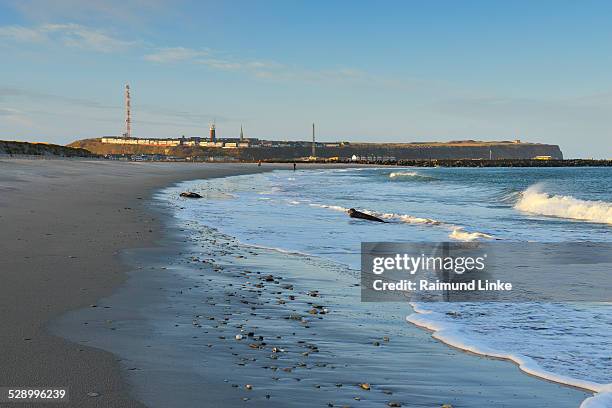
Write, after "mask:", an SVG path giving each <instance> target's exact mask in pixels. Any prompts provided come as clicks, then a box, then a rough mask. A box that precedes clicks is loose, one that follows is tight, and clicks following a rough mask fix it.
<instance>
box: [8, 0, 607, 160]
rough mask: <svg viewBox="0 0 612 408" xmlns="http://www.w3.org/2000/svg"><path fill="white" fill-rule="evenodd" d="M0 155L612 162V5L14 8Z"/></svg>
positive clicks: (100, 4) (137, 0)
mask: <svg viewBox="0 0 612 408" xmlns="http://www.w3.org/2000/svg"><path fill="white" fill-rule="evenodd" d="M0 55H1V56H2V57H1V58H0V139H17V140H36V141H49V142H55V143H62V144H63V143H68V142H70V141H72V140H75V139H79V138H86V137H97V136H101V135H113V134H120V133H121V132H122V131H123V86H124V84H125V83H126V82H129V83H130V85H131V87H132V96H133V99H132V105H133V119H134V125H133V133H134V135H135V136H148V137H166V136H172V137H174V136H180V135H183V134H184V135H186V136H193V135H202V134H205V133H206V131H207V130H206V129H207V126H208V122H209V121H210V120H211V119H215V120H216V123H217V128H218V135H219V136H221V137H233V136H237V135H238V133H239V129H240V125H241V124H243V125H244V129H245V134H246V136H247V137H248V136H251V137H260V138H273V139H286V140H297V139H308V137H309V134H310V124H311V123H312V122H313V121H314V122H316V123H317V125H318V129H319V133H318V136H319V138H320V139H321V140H353V141H366V140H367V141H403V142H411V141H431V140H441V141H443V140H458V139H480V140H508V139H515V138H520V139H523V140H528V141H534V142H543V143H555V144H559V145H560V146H561V148H562V150H563V151H564V152H565V155H566V157H596V158H604V157H605V158H612V142H611V140H612V115H611V113H612V2H609V1H601V2H596V1H582V2H576V1H561V0H555V1H544V0H541V1H513V2H506V1H419V2H417V1H377V2H374V1H369V2H366V1H340V0H337V1H257V2H253V1H236V0H234V1H231V2H221V1H217V2H210V1H193V2H186V1H165V0H149V1H145V0H121V1H118V0H108V1H95V2H83V1H78V0H56V1H41V0H21V1H17V0H16V1H10V0H0Z"/></svg>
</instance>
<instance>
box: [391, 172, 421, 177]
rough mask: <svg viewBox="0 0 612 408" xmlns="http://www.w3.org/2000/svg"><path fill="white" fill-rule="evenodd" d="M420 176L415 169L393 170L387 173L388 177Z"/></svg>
mask: <svg viewBox="0 0 612 408" xmlns="http://www.w3.org/2000/svg"><path fill="white" fill-rule="evenodd" d="M417 176H420V174H419V173H417V172H416V171H394V172H393V173H391V174H389V177H391V178H395V177H417Z"/></svg>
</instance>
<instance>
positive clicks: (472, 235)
mask: <svg viewBox="0 0 612 408" xmlns="http://www.w3.org/2000/svg"><path fill="white" fill-rule="evenodd" d="M309 205H310V206H311V207H317V208H327V209H330V210H334V211H339V212H344V213H346V212H348V211H349V209H348V208H346V207H342V206H339V205H327V204H317V203H311V204H309ZM360 211H362V212H364V213H366V214H368V215H373V216H374V217H378V218H381V219H383V220H386V221H390V222H399V223H405V224H421V225H431V226H439V227H445V228H448V229H450V230H451V233H450V234H449V235H448V237H449V238H451V239H454V240H457V241H475V240H478V239H493V238H494V237H493V236H492V235H489V234H485V233H484V232H477V231H476V232H469V231H466V230H465V228H464V227H460V226H456V225H453V224H450V223H446V222H443V221H438V220H434V219H432V218H424V217H415V216H413V215H410V214H396V213H383V212H379V211H373V210H367V209H361V210H360Z"/></svg>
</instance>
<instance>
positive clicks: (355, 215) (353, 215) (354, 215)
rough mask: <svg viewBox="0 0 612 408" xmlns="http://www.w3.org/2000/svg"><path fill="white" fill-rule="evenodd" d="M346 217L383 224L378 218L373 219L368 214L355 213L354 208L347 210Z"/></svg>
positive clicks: (373, 217)
mask: <svg viewBox="0 0 612 408" xmlns="http://www.w3.org/2000/svg"><path fill="white" fill-rule="evenodd" d="M348 215H349V217H351V218H359V219H362V220H367V221H376V222H385V221H383V220H381V219H380V218H378V217H375V216H373V215H370V214H366V213H364V212H361V211H357V210H356V209H354V208H351V209H349V210H348Z"/></svg>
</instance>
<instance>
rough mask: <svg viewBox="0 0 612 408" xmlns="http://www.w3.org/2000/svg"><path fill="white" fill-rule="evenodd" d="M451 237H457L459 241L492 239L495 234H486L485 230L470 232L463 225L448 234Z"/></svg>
mask: <svg viewBox="0 0 612 408" xmlns="http://www.w3.org/2000/svg"><path fill="white" fill-rule="evenodd" d="M448 237H449V238H452V239H456V240H457V241H476V240H477V239H481V238H484V239H492V238H493V236H492V235H489V234H485V233H484V232H468V231H465V229H464V228H463V227H456V228H454V229H453V232H451V233H450V235H449V236H448Z"/></svg>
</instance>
